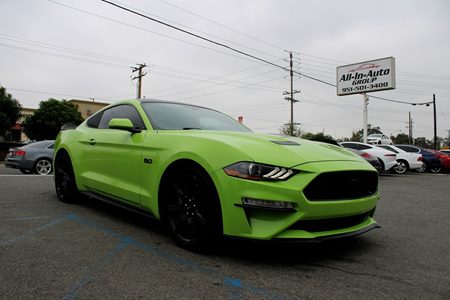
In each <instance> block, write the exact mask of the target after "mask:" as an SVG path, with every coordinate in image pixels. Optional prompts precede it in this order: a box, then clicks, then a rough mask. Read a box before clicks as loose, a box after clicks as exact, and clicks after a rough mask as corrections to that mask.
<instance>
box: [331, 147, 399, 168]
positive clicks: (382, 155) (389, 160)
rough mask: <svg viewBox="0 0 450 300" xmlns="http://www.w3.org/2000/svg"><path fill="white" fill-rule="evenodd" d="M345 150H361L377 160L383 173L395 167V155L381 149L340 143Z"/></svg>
mask: <svg viewBox="0 0 450 300" xmlns="http://www.w3.org/2000/svg"><path fill="white" fill-rule="evenodd" d="M340 144H341V145H342V146H344V147H345V148H351V149H355V150H362V151H364V152H367V153H369V154H370V155H373V156H375V157H376V158H378V160H379V162H380V164H381V166H382V170H383V171H390V170H392V169H393V168H395V166H396V165H397V160H396V157H395V156H396V155H395V153H394V152H392V151H389V150H386V149H382V148H380V147H377V146H375V145H369V144H364V143H358V142H342V143H340Z"/></svg>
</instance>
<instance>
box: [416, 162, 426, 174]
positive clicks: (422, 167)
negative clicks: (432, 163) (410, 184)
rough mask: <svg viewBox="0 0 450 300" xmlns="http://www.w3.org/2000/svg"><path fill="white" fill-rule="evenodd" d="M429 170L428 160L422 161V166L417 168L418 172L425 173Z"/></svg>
mask: <svg viewBox="0 0 450 300" xmlns="http://www.w3.org/2000/svg"><path fill="white" fill-rule="evenodd" d="M426 170H427V163H426V162H424V161H423V162H422V166H421V167H420V168H418V169H416V172H417V173H424V172H425V171H426Z"/></svg>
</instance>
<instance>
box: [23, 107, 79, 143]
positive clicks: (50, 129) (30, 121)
mask: <svg viewBox="0 0 450 300" xmlns="http://www.w3.org/2000/svg"><path fill="white" fill-rule="evenodd" d="M81 122H83V118H82V117H81V113H80V112H79V111H78V109H77V106H76V105H75V104H72V103H69V102H67V101H65V100H62V101H59V100H57V99H52V98H50V99H49V100H47V101H42V102H41V103H40V104H39V108H38V109H37V110H36V111H35V112H34V114H33V115H31V116H29V117H27V118H26V119H25V122H24V124H23V127H24V132H25V134H26V135H27V136H28V137H29V138H30V139H32V140H53V139H55V138H56V136H57V135H58V133H59V131H60V129H61V126H63V125H65V124H74V125H78V124H80V123H81Z"/></svg>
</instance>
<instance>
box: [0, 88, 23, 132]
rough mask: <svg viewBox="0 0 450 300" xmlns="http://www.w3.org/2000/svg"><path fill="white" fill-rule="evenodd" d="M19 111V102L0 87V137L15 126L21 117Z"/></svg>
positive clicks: (20, 108)
mask: <svg viewBox="0 0 450 300" xmlns="http://www.w3.org/2000/svg"><path fill="white" fill-rule="evenodd" d="M21 110H22V107H21V105H20V103H19V101H17V100H16V99H14V98H13V97H12V96H11V94H9V93H7V92H6V89H5V88H4V87H2V86H0V136H2V135H4V134H5V132H6V131H7V130H8V129H10V128H11V127H12V126H14V124H16V122H17V121H18V120H19V118H20V117H21Z"/></svg>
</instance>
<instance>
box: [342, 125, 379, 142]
mask: <svg viewBox="0 0 450 300" xmlns="http://www.w3.org/2000/svg"><path fill="white" fill-rule="evenodd" d="M363 132H364V129H362V128H361V129H360V130H358V131H353V132H352V137H351V138H350V140H351V141H353V142H361V141H362V138H363ZM374 133H378V134H380V133H383V132H381V128H380V127H378V126H373V125H372V124H367V135H369V134H374Z"/></svg>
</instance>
